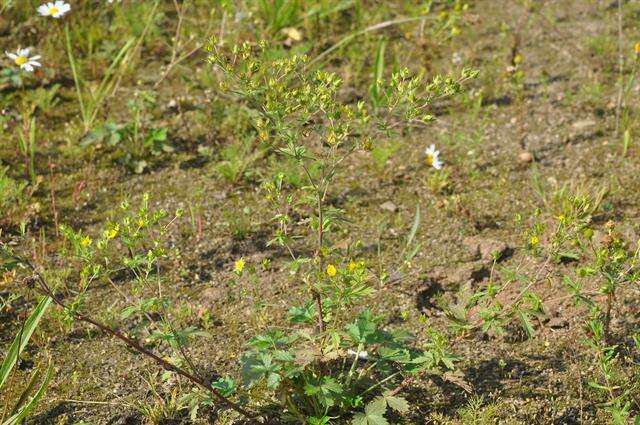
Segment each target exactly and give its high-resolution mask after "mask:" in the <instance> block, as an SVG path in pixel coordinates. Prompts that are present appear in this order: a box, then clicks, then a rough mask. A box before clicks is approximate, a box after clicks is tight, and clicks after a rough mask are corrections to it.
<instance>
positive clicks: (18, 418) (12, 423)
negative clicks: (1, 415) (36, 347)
mask: <svg viewBox="0 0 640 425" xmlns="http://www.w3.org/2000/svg"><path fill="white" fill-rule="evenodd" d="M38 375H39V374H38V373H36V374H34V376H33V377H32V382H31V383H30V384H29V386H28V387H27V388H31V387H32V383H35V380H36V379H37V377H38ZM52 376H53V364H52V363H49V367H48V368H47V372H46V373H45V377H44V380H43V381H42V383H41V384H40V388H38V391H36V393H35V394H34V395H33V397H31V399H30V400H29V401H28V402H27V403H26V404H24V405H23V406H22V407H20V406H19V405H18V406H16V407H17V408H18V410H17V412H16V413H15V414H14V415H13V416H11V417H10V418H9V419H8V420H7V421H5V422H4V423H3V425H17V424H19V423H21V422H22V421H23V420H24V419H25V418H26V417H27V416H28V415H29V413H30V412H31V411H32V410H33V408H34V407H35V406H36V404H38V401H40V399H41V398H42V396H43V395H44V392H45V390H46V388H47V385H49V381H50V380H51V377H52ZM23 395H26V394H23ZM21 399H22V397H21ZM19 404H22V403H19Z"/></svg>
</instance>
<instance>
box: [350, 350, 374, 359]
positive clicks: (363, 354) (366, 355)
mask: <svg viewBox="0 0 640 425" xmlns="http://www.w3.org/2000/svg"><path fill="white" fill-rule="evenodd" d="M347 354H349V355H350V356H355V355H358V359H360V360H367V359H368V358H369V353H367V352H366V351H360V352H357V351H355V350H351V349H349V350H347Z"/></svg>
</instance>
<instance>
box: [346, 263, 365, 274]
mask: <svg viewBox="0 0 640 425" xmlns="http://www.w3.org/2000/svg"><path fill="white" fill-rule="evenodd" d="M362 268H364V261H352V262H350V263H349V265H348V266H347V269H348V270H349V271H350V272H353V271H355V270H358V269H362Z"/></svg>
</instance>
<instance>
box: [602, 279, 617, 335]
mask: <svg viewBox="0 0 640 425" xmlns="http://www.w3.org/2000/svg"><path fill="white" fill-rule="evenodd" d="M614 300H615V293H614V291H613V289H612V290H611V291H610V292H609V293H608V294H607V311H606V313H605V316H604V335H603V336H604V343H605V344H609V328H610V323H611V310H612V308H613V301H614Z"/></svg>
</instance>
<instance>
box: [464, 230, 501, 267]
mask: <svg viewBox="0 0 640 425" xmlns="http://www.w3.org/2000/svg"><path fill="white" fill-rule="evenodd" d="M463 244H464V245H465V247H467V249H468V250H469V251H470V252H471V253H472V254H473V255H475V256H479V257H480V259H481V260H482V261H484V262H493V259H494V258H497V259H498V260H500V259H501V258H503V257H504V256H505V254H507V252H508V251H509V246H508V245H507V244H506V243H504V242H502V241H499V240H496V239H491V238H482V237H479V236H469V237H466V238H464V241H463Z"/></svg>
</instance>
